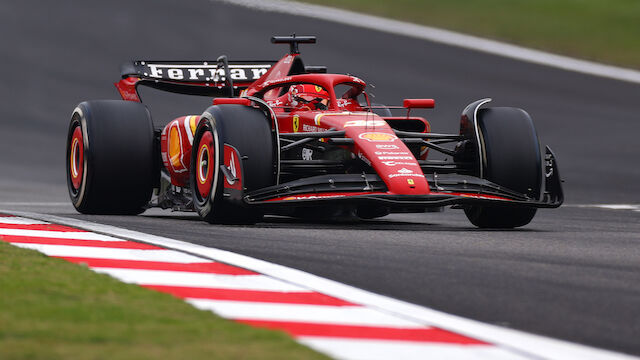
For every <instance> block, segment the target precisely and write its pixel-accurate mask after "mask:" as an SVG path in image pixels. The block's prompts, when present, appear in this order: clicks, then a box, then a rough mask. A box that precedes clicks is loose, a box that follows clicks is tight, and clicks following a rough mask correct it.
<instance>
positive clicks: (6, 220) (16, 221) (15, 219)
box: [0, 216, 49, 225]
mask: <svg viewBox="0 0 640 360" xmlns="http://www.w3.org/2000/svg"><path fill="white" fill-rule="evenodd" d="M0 224H11V225H48V224H49V223H48V222H46V221H39V220H32V219H27V218H23V217H19V216H11V217H9V216H7V217H2V216H0Z"/></svg>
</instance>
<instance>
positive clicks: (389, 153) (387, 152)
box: [374, 151, 410, 155]
mask: <svg viewBox="0 0 640 360" xmlns="http://www.w3.org/2000/svg"><path fill="white" fill-rule="evenodd" d="M374 154H376V155H410V154H409V153H408V152H406V151H376V152H375V153H374Z"/></svg>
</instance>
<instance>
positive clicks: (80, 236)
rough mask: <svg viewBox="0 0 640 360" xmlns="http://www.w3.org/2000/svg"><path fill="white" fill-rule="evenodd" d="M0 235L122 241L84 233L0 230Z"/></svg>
mask: <svg viewBox="0 0 640 360" xmlns="http://www.w3.org/2000/svg"><path fill="white" fill-rule="evenodd" d="M0 235H9V236H26V237H43V238H53V239H74V240H98V241H124V240H122V239H118V238H115V237H113V236H105V235H100V234H95V233H91V232H86V231H45V230H22V229H3V228H0Z"/></svg>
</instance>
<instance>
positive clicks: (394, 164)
mask: <svg viewBox="0 0 640 360" xmlns="http://www.w3.org/2000/svg"><path fill="white" fill-rule="evenodd" d="M382 163H383V164H384V165H386V166H399V165H409V166H412V165H415V163H412V162H398V161H383V162H382Z"/></svg>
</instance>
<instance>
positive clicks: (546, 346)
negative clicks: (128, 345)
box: [0, 210, 638, 360]
mask: <svg viewBox="0 0 640 360" xmlns="http://www.w3.org/2000/svg"><path fill="white" fill-rule="evenodd" d="M0 211H1V210H0ZM13 213H14V215H18V216H23V217H29V218H34V219H38V220H43V221H49V222H53V223H57V224H63V225H68V226H74V227H78V228H81V229H85V230H90V231H95V232H98V233H104V234H110V235H113V236H120V237H123V238H126V239H132V240H137V241H142V242H146V243H149V244H154V245H158V246H162V247H166V248H170V249H175V250H179V251H185V252H188V253H190V254H198V255H199V256H202V257H205V258H208V259H211V260H215V261H220V262H223V263H227V264H230V265H234V266H238V267H241V268H245V269H248V270H252V271H255V272H258V273H261V274H264V275H267V276H271V277H274V278H276V279H280V280H283V281H286V282H289V283H293V284H298V285H299V286H302V287H305V288H308V289H311V290H314V291H317V292H319V293H322V294H325V295H329V296H333V297H336V298H338V299H342V300H346V301H349V302H351V303H354V304H361V305H364V306H367V307H369V308H371V309H377V310H380V311H381V312H385V313H388V314H390V315H395V316H399V317H401V318H404V319H406V320H407V321H412V322H417V323H421V324H424V325H427V326H435V327H439V328H442V329H445V330H449V331H452V332H455V333H458V334H461V335H465V336H468V337H471V338H475V339H478V340H481V341H485V342H488V343H493V344H496V345H497V346H499V347H501V348H503V349H505V350H509V351H512V352H515V353H518V354H521V355H522V356H529V357H531V358H535V359H549V360H556V359H557V360H565V359H585V360H600V359H602V360H605V359H608V360H615V359H636V360H637V359H638V358H637V357H633V356H630V355H626V354H621V353H616V352H613V351H608V350H602V349H597V348H593V347H590V346H585V345H580V344H574V343H570V342H567V341H562V340H557V339H552V338H548V337H545V336H540V335H534V334H529V333H525V332H522V331H517V330H512V329H507V328H502V327H498V326H495V325H491V324H485V323H482V322H479V321H475V320H471V319H466V318H463V317H460V316H456V315H451V314H447V313H444V312H441V311H438V310H433V309H430V308H426V307H422V306H419V305H415V304H411V303H408V302H405V301H401V300H397V299H393V298H390V297H386V296H383V295H379V294H375V293H372V292H369V291H366V290H362V289H358V288H355V287H352V286H349V285H346V284H342V283H339V282H337V281H333V280H329V279H325V278H322V277H319V276H316V275H313V274H310V273H307V272H304V271H301V270H297V269H292V268H288V267H285V266H282V265H278V264H274V263H270V262H267V261H264V260H259V259H254V258H251V257H248V256H245V255H241V254H236V253H233V252H230V251H225V250H220V249H215V248H209V247H205V246H201V245H196V244H191V243H188V242H184V241H179V240H174V239H170V238H165V237H161V236H155V235H149V234H144V233H141V232H137V231H132V230H126V229H121V228H118V227H115V226H110V225H103V224H96V223H91V222H87V221H82V220H76V219H71V218H63V217H59V216H54V215H46V214H36V213H28V212H19V211H13ZM145 251H153V250H145ZM69 256H71V255H69ZM192 301H195V300H192Z"/></svg>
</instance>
